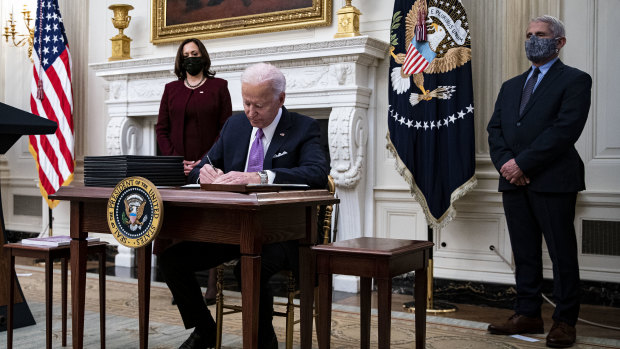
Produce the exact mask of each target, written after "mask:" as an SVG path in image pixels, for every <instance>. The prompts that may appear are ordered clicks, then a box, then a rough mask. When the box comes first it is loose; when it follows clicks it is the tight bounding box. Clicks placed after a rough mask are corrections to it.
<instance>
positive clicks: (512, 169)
mask: <svg viewBox="0 0 620 349" xmlns="http://www.w3.org/2000/svg"><path fill="white" fill-rule="evenodd" d="M499 172H500V173H501V174H502V177H504V178H506V180H507V181H509V182H510V183H513V180H516V179H517V178H519V177H521V176H523V171H521V169H520V168H519V165H517V162H516V161H515V159H514V158H513V159H510V160H508V161H507V162H506V163H505V164H504V165H503V166H502V168H500V169H499Z"/></svg>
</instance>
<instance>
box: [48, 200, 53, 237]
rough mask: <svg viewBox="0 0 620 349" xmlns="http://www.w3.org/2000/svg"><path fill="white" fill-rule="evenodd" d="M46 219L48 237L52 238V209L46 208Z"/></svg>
mask: <svg viewBox="0 0 620 349" xmlns="http://www.w3.org/2000/svg"><path fill="white" fill-rule="evenodd" d="M47 217H48V218H47V219H48V227H49V234H48V235H49V236H54V233H53V231H52V223H53V221H54V218H53V217H52V208H51V207H49V206H47Z"/></svg>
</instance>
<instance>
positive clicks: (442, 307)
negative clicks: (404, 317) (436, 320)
mask: <svg viewBox="0 0 620 349" xmlns="http://www.w3.org/2000/svg"><path fill="white" fill-rule="evenodd" d="M403 308H405V309H407V311H408V312H410V313H414V312H415V302H413V301H411V302H407V303H403ZM457 310H458V308H457V307H456V306H455V305H454V304H450V303H445V302H433V305H432V306H431V307H427V308H426V312H427V313H431V314H440V313H454V312H456V311H457Z"/></svg>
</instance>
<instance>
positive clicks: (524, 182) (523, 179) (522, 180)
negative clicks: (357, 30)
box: [510, 175, 530, 186]
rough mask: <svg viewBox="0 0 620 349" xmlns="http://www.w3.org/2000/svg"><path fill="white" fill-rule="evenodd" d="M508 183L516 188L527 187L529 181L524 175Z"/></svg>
mask: <svg viewBox="0 0 620 349" xmlns="http://www.w3.org/2000/svg"><path fill="white" fill-rule="evenodd" d="M510 183H512V184H514V185H517V186H523V185H528V184H530V179H529V178H527V176H526V175H523V176H521V177H518V178H513V179H512V180H511V181H510Z"/></svg>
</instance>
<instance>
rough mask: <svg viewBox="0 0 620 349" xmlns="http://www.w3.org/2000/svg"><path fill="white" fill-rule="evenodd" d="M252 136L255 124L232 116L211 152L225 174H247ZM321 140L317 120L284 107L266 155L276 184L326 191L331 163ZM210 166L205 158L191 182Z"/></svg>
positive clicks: (244, 117) (266, 161) (212, 160)
mask: <svg viewBox="0 0 620 349" xmlns="http://www.w3.org/2000/svg"><path fill="white" fill-rule="evenodd" d="M251 135H252V125H251V124H250V122H249V121H248V118H247V117H246V115H245V114H243V113H241V114H236V115H233V116H231V117H230V118H229V119H228V120H227V121H226V123H225V124H224V127H223V128H222V132H221V133H220V138H219V139H218V140H217V142H216V143H215V144H214V145H213V147H212V148H211V150H210V151H209V153H208V156H209V158H210V159H211V162H213V165H214V166H215V167H217V168H220V169H221V170H222V171H224V172H225V173H227V172H230V171H244V170H245V161H246V158H247V156H248V148H249V144H250V137H251ZM319 137H320V128H319V124H318V122H317V121H316V120H314V119H312V118H310V117H307V116H304V115H301V114H298V113H292V112H289V111H288V110H287V109H286V108H285V107H282V117H281V118H280V122H279V123H278V126H277V127H276V132H275V133H274V135H273V139H272V140H271V143H270V144H269V148H268V149H267V153H266V154H265V161H264V163H263V169H265V170H271V171H273V172H274V173H275V174H276V177H275V180H274V183H297V184H307V185H309V186H310V187H312V188H320V189H322V188H325V186H326V184H327V175H328V174H329V163H328V161H327V158H326V157H325V154H324V152H323V150H322V149H321V146H320V143H319ZM208 163H209V162H208V160H207V157H206V156H205V157H204V158H203V159H202V161H201V162H200V164H198V165H197V166H196V167H194V169H193V170H192V172H190V174H189V179H188V181H189V182H190V183H196V181H197V179H198V177H199V176H200V169H201V168H202V166H204V165H205V164H208Z"/></svg>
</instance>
